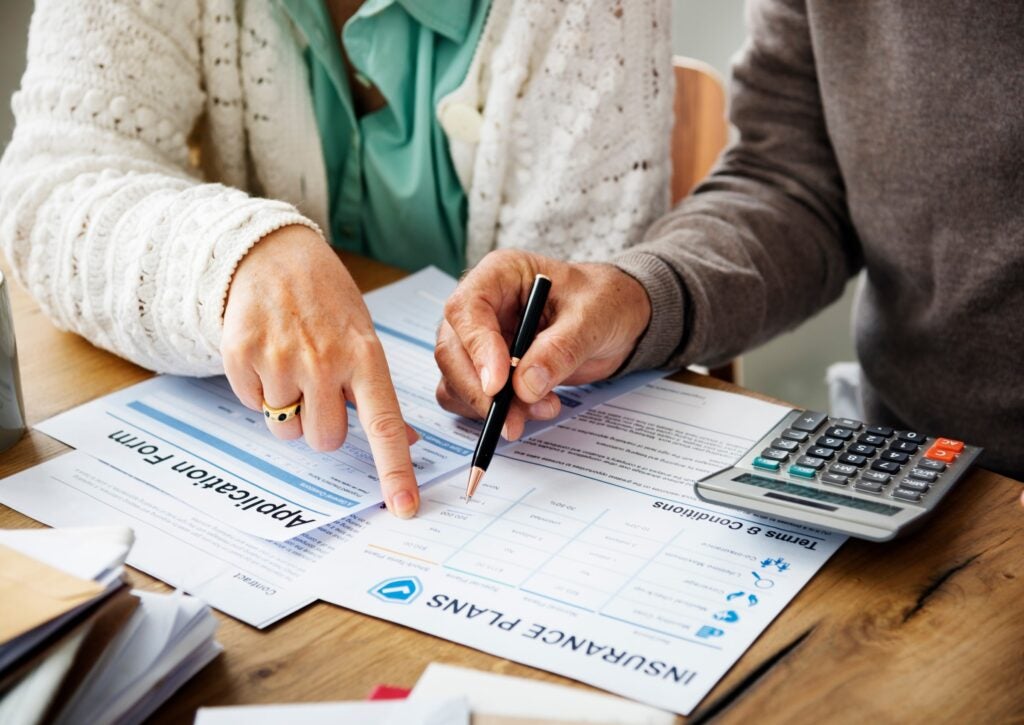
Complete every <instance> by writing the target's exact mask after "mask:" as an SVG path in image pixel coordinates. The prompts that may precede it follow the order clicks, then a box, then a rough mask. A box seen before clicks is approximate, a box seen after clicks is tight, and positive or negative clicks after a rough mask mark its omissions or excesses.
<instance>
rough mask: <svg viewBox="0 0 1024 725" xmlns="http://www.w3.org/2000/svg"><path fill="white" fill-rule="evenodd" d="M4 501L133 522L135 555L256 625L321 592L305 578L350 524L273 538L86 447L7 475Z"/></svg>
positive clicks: (62, 523)
mask: <svg viewBox="0 0 1024 725" xmlns="http://www.w3.org/2000/svg"><path fill="white" fill-rule="evenodd" d="M0 502H2V503H3V504H4V505H6V506H10V507H11V508H13V509H16V510H18V511H21V512H22V513H24V514H26V515H27V516H31V517H32V518H34V519H36V520H37V521H42V522H43V523H45V524H49V525H50V526H58V527H80V526H104V525H123V526H128V527H131V529H132V530H133V531H134V532H135V545H134V546H133V547H132V549H131V551H130V552H129V553H128V558H127V561H128V563H129V564H131V565H132V566H134V567H135V568H137V569H139V570H141V571H144V572H146V573H148V574H151V575H152V576H154V577H157V578H158V579H161V580H162V581H165V582H167V583H168V584H170V585H171V586H173V587H176V588H178V589H181V590H183V591H186V592H188V593H190V594H193V595H195V596H197V597H200V598H202V599H203V600H205V601H206V602H208V603H209V604H210V605H211V606H213V607H215V608H216V609H219V610H221V611H222V612H224V613H226V614H229V615H231V616H232V617H235V618H236V619H239V620H241V621H243V622H245V623H247V624H250V625H252V626H253V627H259V628H262V627H267V626H269V625H271V624H273V623H274V622H276V621H278V620H279V619H281V618H282V617H285V616H287V615H289V614H291V613H292V612H294V611H296V610H297V609H300V608H302V607H304V606H306V605H307V604H309V603H311V602H313V601H316V599H317V598H318V596H317V592H316V591H315V590H306V589H304V588H303V585H302V579H303V577H304V576H305V575H307V574H308V573H309V572H311V571H312V570H313V569H314V568H315V566H316V565H317V563H318V562H320V561H321V560H323V559H324V558H325V557H326V555H327V554H329V553H330V552H331V551H333V549H334V547H335V546H336V545H337V543H338V542H339V541H340V540H341V538H340V537H339V536H338V532H339V531H340V530H342V529H343V527H344V526H345V523H344V521H341V522H337V523H333V524H328V525H327V526H326V527H324V528H323V529H320V530H317V531H313V532H310V533H307V534H301V535H299V536H297V537H295V538H293V539H291V540H289V541H284V542H273V541H266V540H264V539H261V538H259V537H256V536H252V535H250V534H245V533H242V532H240V531H237V530H235V529H232V528H230V527H227V526H223V525H221V523H220V522H219V521H218V520H217V519H216V518H215V517H214V516H211V515H210V514H206V513H203V512H201V511H199V510H198V509H195V508H193V507H191V506H188V505H187V504H185V503H183V502H181V501H179V500H177V499H176V498H174V497H173V496H171V495H169V494H167V493H164V492H163V491H161V490H160V489H158V488H156V487H154V486H151V485H149V484H147V483H146V482H144V481H141V480H139V479H137V478H133V477H132V476H129V475H128V474H126V473H123V472H121V471H119V470H117V469H116V468H114V467H112V466H110V465H108V464H106V463H104V462H103V461H100V460H99V459H98V458H94V457H93V456H90V455H88V454H85V453H81V452H79V451H72V452H71V453H67V454H65V455H63V456H58V457H56V458H52V459H50V460H49V461H47V462H45V463H43V464H41V465H39V466H35V467H33V468H28V469H26V470H24V471H21V472H20V473H17V474H15V475H14V476H10V477H9V478H5V479H4V480H3V481H0ZM313 581H314V578H312V577H311V578H310V580H309V582H308V583H312V582H313Z"/></svg>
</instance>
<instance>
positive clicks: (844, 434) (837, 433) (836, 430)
mask: <svg viewBox="0 0 1024 725" xmlns="http://www.w3.org/2000/svg"><path fill="white" fill-rule="evenodd" d="M825 435H827V436H828V437H829V438H839V439H840V440H844V441H848V440H850V436H852V435H853V431H852V430H850V429H849V428H841V427H839V426H836V425H834V426H832V427H831V428H829V429H828V430H827V431H825Z"/></svg>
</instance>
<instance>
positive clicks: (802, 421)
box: [790, 410, 828, 433]
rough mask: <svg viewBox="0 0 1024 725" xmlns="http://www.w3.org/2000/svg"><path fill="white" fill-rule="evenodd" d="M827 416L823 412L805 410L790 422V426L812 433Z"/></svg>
mask: <svg viewBox="0 0 1024 725" xmlns="http://www.w3.org/2000/svg"><path fill="white" fill-rule="evenodd" d="M827 418H828V416H827V415H826V414H825V413H819V412H818V411H816V410H805V411H803V412H802V413H800V415H799V417H798V418H797V419H796V420H795V421H793V422H792V423H791V424H790V427H791V428H796V429H797V430H805V431H807V432H808V433H814V432H815V431H817V430H818V428H820V427H821V424H822V423H824V422H825V420H826V419H827Z"/></svg>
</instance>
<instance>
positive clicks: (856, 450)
mask: <svg viewBox="0 0 1024 725" xmlns="http://www.w3.org/2000/svg"><path fill="white" fill-rule="evenodd" d="M877 450H878V449H877V448H875V447H874V446H869V445H865V444H864V443H854V444H853V445H851V446H850V447H849V448H847V449H846V451H847V452H848V453H853V454H855V455H858V456H866V457H868V458H871V456H873V455H875V451H877Z"/></svg>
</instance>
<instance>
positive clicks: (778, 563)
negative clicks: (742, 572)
mask: <svg viewBox="0 0 1024 725" xmlns="http://www.w3.org/2000/svg"><path fill="white" fill-rule="evenodd" d="M769 566H774V567H775V568H776V569H777V570H778V572H779V573H780V574H781V573H782V572H784V571H786V569H788V568H789V562H788V561H786V560H785V559H784V558H782V557H781V556H780V557H778V558H777V559H762V560H761V568H762V569H765V568H767V567H769Z"/></svg>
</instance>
